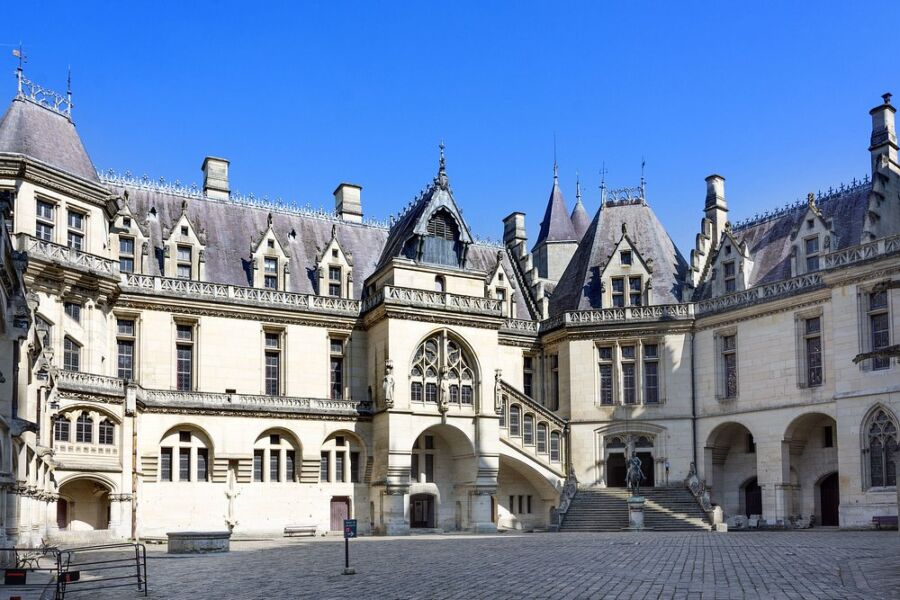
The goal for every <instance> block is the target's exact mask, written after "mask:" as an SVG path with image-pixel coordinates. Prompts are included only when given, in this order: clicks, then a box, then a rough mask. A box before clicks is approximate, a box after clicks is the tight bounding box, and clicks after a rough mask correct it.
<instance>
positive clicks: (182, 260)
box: [161, 201, 206, 281]
mask: <svg viewBox="0 0 900 600" xmlns="http://www.w3.org/2000/svg"><path fill="white" fill-rule="evenodd" d="M164 236H165V241H164V242H163V264H162V265H161V267H162V268H161V270H162V271H163V273H164V275H165V276H166V277H172V278H177V279H189V280H194V281H205V280H206V258H205V256H204V253H205V251H206V232H205V231H203V230H202V229H200V228H199V227H198V226H197V225H196V224H195V223H193V222H192V221H191V219H190V218H189V217H188V210H187V201H184V202H182V204H181V215H180V216H179V217H178V219H177V220H176V221H175V223H173V225H172V228H171V229H170V230H168V231H164Z"/></svg>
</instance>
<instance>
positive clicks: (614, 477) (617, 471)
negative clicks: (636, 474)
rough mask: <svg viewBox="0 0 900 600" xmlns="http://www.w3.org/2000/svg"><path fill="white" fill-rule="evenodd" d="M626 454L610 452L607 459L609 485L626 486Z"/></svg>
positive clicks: (607, 482)
mask: <svg viewBox="0 0 900 600" xmlns="http://www.w3.org/2000/svg"><path fill="white" fill-rule="evenodd" d="M627 470H628V469H627V468H626V466H625V455H624V454H622V453H621V452H616V453H614V454H610V455H609V458H607V459H606V485H607V487H625V473H626V472H627Z"/></svg>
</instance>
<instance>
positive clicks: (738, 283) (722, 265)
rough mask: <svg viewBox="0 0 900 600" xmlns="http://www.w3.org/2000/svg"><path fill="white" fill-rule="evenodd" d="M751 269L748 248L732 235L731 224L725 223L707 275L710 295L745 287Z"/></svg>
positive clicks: (729, 292)
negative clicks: (710, 288)
mask: <svg viewBox="0 0 900 600" xmlns="http://www.w3.org/2000/svg"><path fill="white" fill-rule="evenodd" d="M752 269H753V261H752V259H751V256H750V249H749V248H748V247H747V244H746V243H745V242H740V241H738V239H737V238H736V237H734V234H733V233H732V231H731V224H730V223H726V224H725V229H724V231H723V232H722V238H721V239H720V241H719V244H718V248H717V250H716V253H715V255H714V256H713V259H712V262H711V263H710V269H709V275H708V276H707V279H708V280H709V283H710V285H711V286H712V295H713V296H723V295H725V294H731V293H732V292H739V291H741V290H745V289H747V284H748V282H749V281H750V273H751V271H752Z"/></svg>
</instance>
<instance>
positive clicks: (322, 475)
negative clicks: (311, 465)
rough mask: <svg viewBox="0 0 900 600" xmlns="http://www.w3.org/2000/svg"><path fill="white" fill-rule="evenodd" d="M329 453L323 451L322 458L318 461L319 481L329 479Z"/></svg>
mask: <svg viewBox="0 0 900 600" xmlns="http://www.w3.org/2000/svg"><path fill="white" fill-rule="evenodd" d="M330 456H331V453H330V452H323V453H322V460H321V461H320V462H319V481H321V482H322V483H326V482H328V481H330V479H329V470H330V467H331V465H330V464H329V460H330Z"/></svg>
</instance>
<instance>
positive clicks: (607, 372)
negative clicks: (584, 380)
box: [599, 346, 613, 406]
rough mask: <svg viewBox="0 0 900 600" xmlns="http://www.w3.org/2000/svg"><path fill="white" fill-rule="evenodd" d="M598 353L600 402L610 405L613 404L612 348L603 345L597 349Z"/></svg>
mask: <svg viewBox="0 0 900 600" xmlns="http://www.w3.org/2000/svg"><path fill="white" fill-rule="evenodd" d="M599 353H600V404H602V405H605V406H611V405H612V404H613V366H612V348H611V347H608V346H605V347H603V348H600V349H599Z"/></svg>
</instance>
